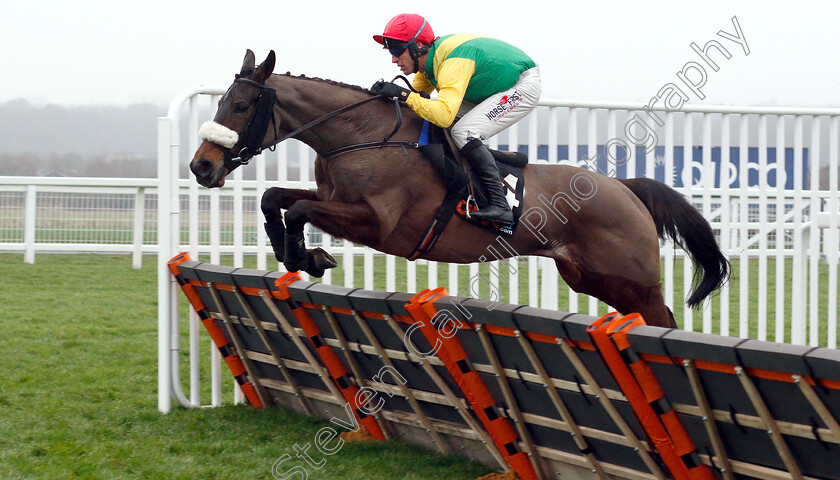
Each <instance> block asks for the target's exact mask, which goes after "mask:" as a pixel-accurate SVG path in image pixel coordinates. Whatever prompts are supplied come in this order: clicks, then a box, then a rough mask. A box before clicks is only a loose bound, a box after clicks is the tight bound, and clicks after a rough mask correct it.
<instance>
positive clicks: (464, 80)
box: [406, 58, 475, 128]
mask: <svg viewBox="0 0 840 480" xmlns="http://www.w3.org/2000/svg"><path fill="white" fill-rule="evenodd" d="M473 73H475V62H474V61H473V60H470V59H467V58H450V59H447V60H446V61H444V62H443V63H442V64H441V65H440V68H439V69H438V72H437V90H438V97H437V100H431V99H428V98H423V97H421V96H420V95H418V94H416V93H412V94H411V95H409V96H408V99H407V100H406V104H408V106H409V107H411V109H412V110H414V111H415V112H417V114H418V115H420V116H421V117H423V118H425V119H426V120H428V121H430V122H432V123H434V124H435V125H437V126H439V127H443V128H448V127H449V126H450V125H452V122H454V121H455V116H456V115H457V114H458V109H459V108H461V102H463V101H464V94H465V93H466V91H467V86H468V85H469V84H470V79H471V78H472V76H473ZM416 77H417V76H415V81H417V80H418V79H417V78H416ZM424 79H425V77H424ZM426 82H428V80H426ZM418 83H419V82H418ZM415 88H417V87H416V86H415Z"/></svg>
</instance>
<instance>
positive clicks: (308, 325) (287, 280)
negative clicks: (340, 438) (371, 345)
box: [274, 272, 385, 440]
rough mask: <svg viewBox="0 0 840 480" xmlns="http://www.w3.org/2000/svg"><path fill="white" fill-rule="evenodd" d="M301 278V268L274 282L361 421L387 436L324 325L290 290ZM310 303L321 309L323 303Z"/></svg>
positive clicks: (380, 435)
mask: <svg viewBox="0 0 840 480" xmlns="http://www.w3.org/2000/svg"><path fill="white" fill-rule="evenodd" d="M299 280H300V276H299V275H298V273H297V272H290V273H287V274H285V275H283V276H282V277H280V278H278V279H277V280H276V281H275V282H274V284H275V285H276V286H277V289H278V290H279V292H277V295H276V298H278V299H280V300H283V301H285V302H286V304H287V305H288V307H289V309H290V310H291V311H292V313H293V314H294V316H295V318H296V319H297V321H298V324H299V325H300V327H301V328H302V329H303V331H304V333H306V336H307V338H309V341H310V342H311V343H312V346H313V347H314V349H315V353H317V354H318V357H319V358H320V359H321V362H323V364H324V366H325V367H327V371H328V372H329V374H330V377H332V379H333V382H335V384H336V386H338V389H339V391H340V392H341V395H342V396H343V397H344V400H346V401H347V403H348V404H349V405H350V407H351V409H352V410H353V415H355V416H356V419H357V420H358V421H359V425H361V426H362V427H363V428H365V429H367V431H368V433H370V435H371V436H372V437H373V438H376V439H377V440H384V439H385V434H384V433H383V432H382V428H381V427H380V426H379V423H377V421H376V418H374V417H372V416H369V415H367V414H366V413H365V412H364V411H362V410H361V406H360V405H359V403H358V401H357V400H356V398H357V394H358V393H359V392H360V391H361V389H360V388H359V386H358V385H356V384H354V383H353V382H351V381H350V374H349V373H348V372H347V368H346V367H345V366H344V364H343V363H342V362H341V359H339V358H338V355H336V354H335V352H334V351H333V349H332V347H330V346H329V345H327V344H326V342H324V338H323V336H322V335H321V329H319V328H318V325H317V324H316V323H315V321H314V320H312V317H310V316H309V312H307V311H306V307H304V305H303V304H300V303H297V302H295V301H293V300H292V298H291V297H292V294H291V293H289V285H291V284H293V283H295V282H297V281H299ZM307 305H309V306H310V307H314V308H319V309H320V306H319V305H310V304H307Z"/></svg>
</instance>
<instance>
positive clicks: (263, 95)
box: [219, 76, 419, 171]
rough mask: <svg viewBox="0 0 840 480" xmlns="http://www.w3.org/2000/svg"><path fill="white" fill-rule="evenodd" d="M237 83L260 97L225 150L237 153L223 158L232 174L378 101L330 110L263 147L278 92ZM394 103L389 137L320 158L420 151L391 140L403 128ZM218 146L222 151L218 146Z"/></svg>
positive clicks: (413, 145)
mask: <svg viewBox="0 0 840 480" xmlns="http://www.w3.org/2000/svg"><path fill="white" fill-rule="evenodd" d="M397 78H400V79H402V80H404V81H405V82H406V83H408V80H407V79H406V78H405V77H402V76H400V77H397ZM395 80H396V78H395ZM237 82H239V83H244V84H246V85H251V86H253V87H256V88H258V89H260V95H259V97H258V98H257V106H256V108H254V113H252V114H251V118H250V119H249V120H248V124H247V125H246V126H245V130H244V131H243V132H242V134H241V135H240V136H239V140H238V141H237V143H236V144H235V145H234V146H233V147H231V148H230V149H228V150H229V152H234V151H236V150H237V149H238V150H239V153H238V154H236V156H235V157H234V156H233V155H232V154H231V155H225V160H224V166H225V168H227V169H228V171H233V169H235V168H236V167H238V166H240V165H247V164H248V163H249V162H250V161H251V159H252V158H254V157H255V156H257V155H259V154H260V153H262V151H263V150H270V151H273V150H274V148H275V147H276V146H277V144H279V143H280V142H282V141H284V140H287V139H289V138H292V137H294V136H296V135H298V134H300V133H302V132H304V131H306V130H309V129H310V128H312V127H314V126H316V125H319V124H321V123H324V122H326V121H327V120H329V119H331V118H334V117H336V116H338V115H341V114H342V113H344V112H347V111H349V110H352V109H354V108H356V107H358V106H360V105H364V104H365V103H368V102H371V101H373V100H377V99H379V98H380V97H378V96H372V97H370V98H366V99H364V100H360V101H358V102H355V103H351V104H350V105H345V106H344V107H341V108H339V109H337V110H333V111H332V112H330V113H327V114H326V115H322V116H320V117H318V118H316V119H315V120H312V121H311V122H309V123H307V124H306V125H303V126H302V127H300V128H298V129H296V130H294V131H291V132H289V133H287V134H285V135H283V136H282V137H280V138H275V139H274V141H272V143H271V144H270V145H268V146H266V147H263V145H262V141H263V139H264V138H265V135H266V132H267V131H268V125H269V123H274V125H275V128H276V126H277V120H276V119H275V116H274V104H275V102H276V100H277V91H276V90H274V89H273V88H271V87H269V86H267V85H264V84H262V83H259V82H255V81H254V80H251V79H249V78H245V77H237V78H236V79H235V80H234V83H237ZM412 90H413V89H412ZM393 102H394V106H395V109H396V113H397V123H396V125H395V126H394V129H393V131H391V133H390V134H389V135H388V136H386V137H385V138H384V139H382V140H381V141H375V142H365V143H358V144H355V145H348V146H345V147H341V148H337V149H335V150H333V151H331V152H329V153H327V154H326V155H321V156H322V157H324V158H330V157H334V156H336V155H341V154H344V153H349V152H353V151H357V150H365V149H370V148H382V147H402V148H403V149H405V148H415V149H416V148H419V145H418V143H417V142H408V141H403V140H391V137H393V136H394V135H395V134H396V133H397V132H398V131H399V129H400V127H401V126H402V120H403V116H402V109H401V107H400V102H399V100H397V99H394V100H393ZM219 146H220V147H222V146H221V145H219ZM222 148H224V147H222Z"/></svg>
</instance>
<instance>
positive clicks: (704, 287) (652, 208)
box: [618, 178, 730, 308]
mask: <svg viewBox="0 0 840 480" xmlns="http://www.w3.org/2000/svg"><path fill="white" fill-rule="evenodd" d="M618 181H620V182H621V183H623V184H624V186H626V187H627V188H629V189H630V191H631V192H633V193H634V194H635V195H636V196H637V197H639V200H641V201H642V203H644V204H645V207H647V209H648V211H649V212H650V214H651V216H652V217H653V221H654V223H655V224H656V233H657V234H658V235H659V238H661V239H665V237H666V236H668V237H670V238H671V240H673V241H674V243H675V244H677V245H679V246H680V247H682V249H683V250H685V251H686V253H688V256H689V258H691V261H692V262H693V263H694V267H695V269H694V280H693V282H692V292H691V295H689V297H688V300H687V301H686V303H687V304H688V306H689V307H691V308H695V307H697V306H699V305H700V303H701V302H702V301H703V299H704V298H706V297H708V296H709V295H710V294H711V293H712V292H714V291H715V290H717V289H718V288H720V287H721V285H723V283H724V282H726V280H727V279H728V278H729V269H730V265H729V261H728V260H727V259H726V257H724V255H723V252H721V251H720V247H719V246H718V244H717V242H716V241H715V235H714V232H712V227H711V226H710V225H709V222H707V221H706V219H705V218H703V216H702V215H701V214H700V212H698V211H697V209H696V208H694V206H693V205H691V204H690V203H689V202H688V201H687V200H686V199H685V197H683V196H682V195H680V194H679V193H678V192H677V191H676V190H674V189H673V188H671V187H669V186H667V185H665V184H664V183H661V182H657V181H656V180H652V179H649V178H631V179H618Z"/></svg>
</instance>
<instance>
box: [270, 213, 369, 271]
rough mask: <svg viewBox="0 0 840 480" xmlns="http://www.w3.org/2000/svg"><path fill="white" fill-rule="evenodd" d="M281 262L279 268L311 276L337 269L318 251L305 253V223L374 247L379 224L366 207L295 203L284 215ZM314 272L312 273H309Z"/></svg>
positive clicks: (330, 259)
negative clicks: (299, 271) (282, 256)
mask: <svg viewBox="0 0 840 480" xmlns="http://www.w3.org/2000/svg"><path fill="white" fill-rule="evenodd" d="M285 220H286V235H285V241H284V247H285V258H284V260H283V265H284V266H285V267H286V270H288V271H290V272H294V271H298V270H304V271H306V272H307V273H309V274H311V275H315V276H320V275H317V273H319V272H320V274H321V275H323V270H324V269H325V268H332V267H334V266H336V265H337V263H336V262H335V260H334V259H333V258H332V257H331V256H330V255H329V254H328V253H327V252H325V251H323V250H322V249H320V248H318V249H314V250H309V251H307V250H306V243H305V241H304V238H303V227H304V226H305V225H306V224H307V223H311V224H312V225H314V226H316V227H318V228H320V229H321V230H323V231H324V232H326V233H328V234H330V235H332V236H335V237H338V238H346V239H348V240H350V241H353V242H356V243H361V244H364V245H372V244H373V245H374V246H375V245H376V243H377V242H378V240H379V238H378V235H379V221H378V219H377V216H376V212H374V210H373V209H372V208H371V207H370V205H368V204H367V203H340V202H319V201H313V200H299V201H297V202H296V203H295V204H294V205H292V206H291V207H290V208H289V210H287V211H286V215H285ZM313 272H314V273H313Z"/></svg>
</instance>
